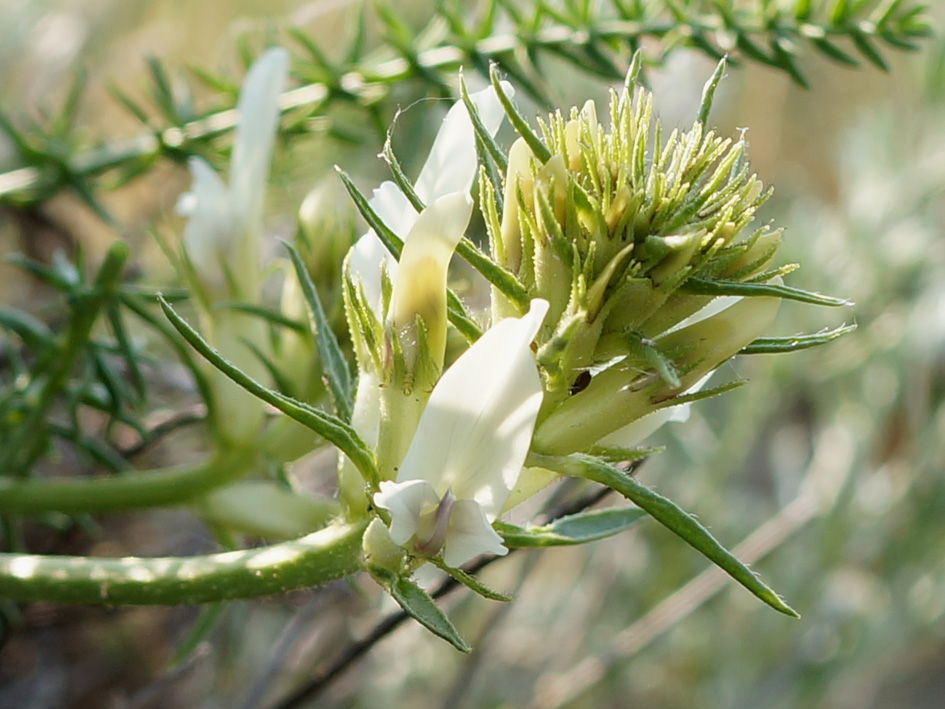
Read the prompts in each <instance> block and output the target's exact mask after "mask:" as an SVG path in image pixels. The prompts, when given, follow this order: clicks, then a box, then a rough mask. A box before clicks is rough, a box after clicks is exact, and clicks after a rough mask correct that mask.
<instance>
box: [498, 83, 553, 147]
mask: <svg viewBox="0 0 945 709" xmlns="http://www.w3.org/2000/svg"><path fill="white" fill-rule="evenodd" d="M489 80H490V81H491V82H492V88H494V89H495V93H496V96H498V98H499V103H501V104H502V108H503V109H504V110H505V115H506V116H507V117H508V119H509V123H511V124H512V127H514V128H515V132H516V133H518V134H519V135H520V136H522V138H523V139H524V140H525V142H526V143H528V147H529V148H531V149H532V152H533V153H534V154H535V157H536V158H538V160H539V161H541V163H542V165H544V164H545V163H546V162H548V161H549V160H550V159H551V150H549V149H548V146H547V145H545V143H544V142H543V141H542V139H541V138H540V137H539V135H538V134H537V133H536V132H535V131H533V130H532V128H531V126H529V125H528V121H526V120H525V118H524V117H523V116H522V114H521V113H519V112H518V109H516V108H515V105H514V104H513V103H512V99H510V98H509V97H508V94H506V93H505V89H503V88H502V81H501V80H500V79H499V69H498V66H497V65H496V64H493V65H492V66H490V67H489Z"/></svg>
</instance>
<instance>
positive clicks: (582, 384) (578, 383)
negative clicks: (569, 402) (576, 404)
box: [571, 370, 591, 396]
mask: <svg viewBox="0 0 945 709" xmlns="http://www.w3.org/2000/svg"><path fill="white" fill-rule="evenodd" d="M590 383H591V373H590V372H588V371H587V370H584V371H583V372H581V373H580V374H578V375H577V377H576V378H575V379H574V382H573V383H572V384H571V396H574V395H575V394H580V393H581V392H582V391H584V390H585V389H587V385H588V384H590Z"/></svg>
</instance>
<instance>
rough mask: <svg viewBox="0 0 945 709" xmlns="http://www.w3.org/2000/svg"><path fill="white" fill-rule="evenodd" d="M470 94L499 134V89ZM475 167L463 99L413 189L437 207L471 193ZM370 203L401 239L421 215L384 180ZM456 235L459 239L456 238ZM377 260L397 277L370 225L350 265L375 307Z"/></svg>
mask: <svg viewBox="0 0 945 709" xmlns="http://www.w3.org/2000/svg"><path fill="white" fill-rule="evenodd" d="M503 88H504V89H505V91H506V93H507V94H508V95H510V96H511V95H512V93H513V90H512V87H511V86H510V85H507V84H503ZM469 98H470V99H471V100H472V102H473V104H474V105H475V106H476V109H477V110H478V112H479V117H480V118H481V119H482V123H483V125H484V126H485V127H486V129H487V130H488V131H489V132H490V133H491V134H492V135H495V134H496V132H497V131H498V130H499V126H500V125H501V124H502V119H503V118H504V117H505V111H504V110H503V108H502V105H501V104H500V103H499V99H498V98H497V97H496V94H495V90H494V89H493V88H492V87H489V88H487V89H484V90H482V91H477V92H475V93H473V94H470V97H469ZM477 166H478V160H477V156H476V135H475V131H474V129H473V125H472V121H471V120H470V119H469V114H468V113H467V112H466V107H465V105H464V104H463V102H462V101H457V102H456V103H455V104H453V106H452V107H451V108H450V110H449V112H448V113H447V114H446V118H444V119H443V125H442V126H441V127H440V130H439V132H438V133H437V135H436V138H435V139H434V141H433V147H431V148H430V154H429V156H428V157H427V161H426V163H424V165H423V169H422V170H421V171H420V176H419V177H418V178H417V181H416V183H415V184H414V191H415V192H416V193H417V197H419V198H420V201H421V202H423V203H424V205H426V207H427V208H428V209H429V208H432V207H434V205H436V203H437V202H438V201H439V200H440V199H454V200H455V199H456V197H455V195H456V194H457V193H461V194H464V195H468V194H469V188H470V187H471V186H472V183H473V180H474V179H475V177H476V170H477ZM369 204H370V206H371V208H372V209H373V210H374V211H375V212H376V213H377V215H378V216H379V217H380V218H381V220H382V221H383V222H384V224H386V225H387V226H388V227H389V228H390V229H391V231H393V232H394V233H395V234H397V235H398V236H400V237H401V238H408V237H409V234H410V232H411V229H413V226H414V224H415V223H416V221H417V219H418V217H419V216H420V215H419V214H418V212H417V210H416V209H414V208H413V206H412V205H411V204H410V201H409V200H408V199H407V198H406V197H405V196H404V194H403V192H401V191H400V188H399V187H398V186H397V185H396V184H395V183H394V182H390V181H388V182H384V183H382V184H381V186H380V187H378V188H377V189H376V190H374V195H373V197H372V198H371V200H370V201H369ZM469 213H471V207H470V210H469V211H468V212H467V213H466V221H468V219H469ZM465 228H466V222H464V223H463V225H462V229H463V230H465ZM460 236H461V234H460ZM458 239H459V237H457V241H458ZM379 264H384V267H385V268H387V272H388V273H389V274H390V277H391V279H392V280H393V279H394V275H395V273H396V271H397V261H395V260H394V257H393V256H391V255H390V253H388V251H387V249H386V248H385V247H384V245H383V244H382V243H381V241H380V239H378V237H377V235H376V234H375V233H374V230H373V229H372V230H369V231H368V232H367V233H366V234H365V235H364V236H362V237H361V238H360V239H359V240H358V242H357V243H356V244H355V245H354V248H353V249H352V250H351V255H350V256H349V260H348V268H349V269H350V273H351V276H352V277H353V278H354V280H355V282H357V279H358V277H360V279H361V284H362V287H363V288H364V294H365V296H366V297H367V302H368V303H370V304H371V305H372V306H374V307H375V308H376V307H377V306H378V305H379V304H380V294H381V286H380V283H381V279H380V271H379V269H378V266H379Z"/></svg>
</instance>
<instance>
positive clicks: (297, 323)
mask: <svg viewBox="0 0 945 709" xmlns="http://www.w3.org/2000/svg"><path fill="white" fill-rule="evenodd" d="M165 300H167V298H165ZM168 302H170V301H168ZM214 307H215V308H219V309H221V310H224V309H225V310H232V311H234V312H237V313H246V314H247V315H252V316H253V317H256V318H260V319H261V320H265V321H266V322H267V323H269V324H270V325H278V326H279V327H287V328H289V329H290V330H295V331H296V332H303V333H304V332H308V327H307V326H306V324H305V323H304V322H302V321H301V320H293V319H292V318H287V317H286V316H285V315H283V314H282V313H280V312H279V311H277V310H273V309H272V308H267V307H266V306H264V305H258V304H256V303H231V302H222V303H216V304H214Z"/></svg>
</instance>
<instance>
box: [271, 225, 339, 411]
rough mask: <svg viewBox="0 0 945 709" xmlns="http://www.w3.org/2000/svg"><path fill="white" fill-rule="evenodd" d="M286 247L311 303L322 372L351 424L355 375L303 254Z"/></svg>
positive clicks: (312, 324) (312, 326)
mask: <svg viewBox="0 0 945 709" xmlns="http://www.w3.org/2000/svg"><path fill="white" fill-rule="evenodd" d="M285 247H286V249H288V251H289V257H290V258H291V259H292V265H293V266H294V267H295V275H296V276H298V279H299V283H300V284H301V286H302V293H304V294H305V300H306V302H307V303H308V310H309V316H310V317H311V321H310V325H311V328H312V334H313V335H314V336H315V346H316V347H317V348H318V357H319V359H320V360H321V365H322V372H323V374H324V375H325V379H327V380H328V389H329V390H330V391H331V398H332V400H333V402H334V404H335V411H336V412H337V414H338V416H339V417H340V418H342V419H343V420H345V421H350V420H351V408H352V406H353V402H352V396H351V372H350V371H349V370H348V361H347V360H346V359H345V355H344V352H342V351H341V345H339V344H338V338H336V337H335V332H334V330H332V329H331V324H330V323H329V322H328V318H327V317H326V316H325V309H324V308H323V307H322V301H321V300H320V299H319V297H318V290H316V288H315V284H314V283H312V277H311V276H310V275H309V272H308V269H307V268H305V264H304V263H302V259H301V257H300V256H299V252H298V251H296V250H295V249H294V248H293V247H292V245H291V244H286V245H285Z"/></svg>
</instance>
